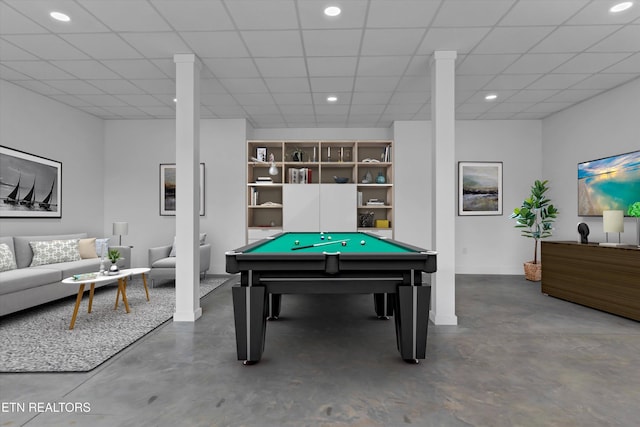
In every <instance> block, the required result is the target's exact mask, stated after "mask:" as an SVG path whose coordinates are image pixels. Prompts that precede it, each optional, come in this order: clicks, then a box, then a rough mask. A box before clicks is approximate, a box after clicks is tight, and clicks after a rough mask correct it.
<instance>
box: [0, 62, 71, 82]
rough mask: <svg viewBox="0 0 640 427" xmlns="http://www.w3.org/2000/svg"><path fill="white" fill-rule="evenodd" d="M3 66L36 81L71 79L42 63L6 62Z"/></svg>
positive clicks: (55, 68) (66, 74) (53, 67)
mask: <svg viewBox="0 0 640 427" xmlns="http://www.w3.org/2000/svg"><path fill="white" fill-rule="evenodd" d="M5 65H6V66H7V67H9V68H11V69H13V70H15V71H17V72H19V73H22V74H24V75H26V76H29V77H30V78H32V79H37V80H53V79H73V78H75V77H73V76H72V75H71V74H69V73H66V72H64V71H62V70H61V69H60V68H58V67H55V66H53V65H51V64H49V63H48V62H44V61H7V62H5Z"/></svg>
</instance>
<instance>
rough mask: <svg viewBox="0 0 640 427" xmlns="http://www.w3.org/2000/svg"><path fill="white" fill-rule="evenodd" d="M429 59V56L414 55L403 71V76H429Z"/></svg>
mask: <svg viewBox="0 0 640 427" xmlns="http://www.w3.org/2000/svg"><path fill="white" fill-rule="evenodd" d="M430 59H431V57H430V56H429V55H414V56H413V57H412V58H411V61H410V62H409V66H408V67H407V70H406V71H405V76H427V77H428V76H430V75H431V67H430V62H429V61H430Z"/></svg>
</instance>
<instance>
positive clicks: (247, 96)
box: [235, 93, 275, 108]
mask: <svg viewBox="0 0 640 427" xmlns="http://www.w3.org/2000/svg"><path fill="white" fill-rule="evenodd" d="M235 99H236V101H238V102H239V103H240V104H241V105H268V106H270V107H271V108H273V107H274V105H275V104H274V102H273V98H272V97H271V94H269V93H239V94H237V95H235Z"/></svg>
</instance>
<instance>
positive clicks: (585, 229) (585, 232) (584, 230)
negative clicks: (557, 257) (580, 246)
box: [578, 222, 589, 243]
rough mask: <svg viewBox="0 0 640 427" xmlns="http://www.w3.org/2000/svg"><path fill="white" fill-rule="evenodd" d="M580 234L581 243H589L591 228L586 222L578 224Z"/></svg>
mask: <svg viewBox="0 0 640 427" xmlns="http://www.w3.org/2000/svg"><path fill="white" fill-rule="evenodd" d="M578 233H580V243H589V239H588V238H587V237H588V236H589V226H588V225H587V224H585V223H584V222H581V223H580V224H578Z"/></svg>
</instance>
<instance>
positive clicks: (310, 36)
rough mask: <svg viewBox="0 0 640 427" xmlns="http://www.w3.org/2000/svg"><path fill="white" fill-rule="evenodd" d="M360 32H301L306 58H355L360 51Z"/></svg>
mask: <svg viewBox="0 0 640 427" xmlns="http://www.w3.org/2000/svg"><path fill="white" fill-rule="evenodd" d="M361 35H362V30H323V31H321V30H303V31H302V40H303V43H304V50H305V54H306V55H307V56H355V55H358V53H359V50H360V38H361Z"/></svg>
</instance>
